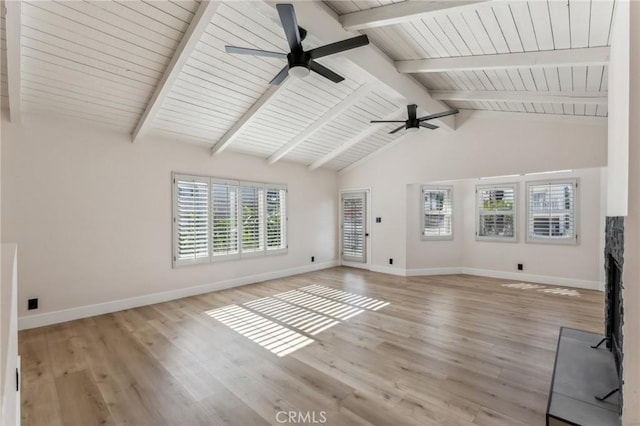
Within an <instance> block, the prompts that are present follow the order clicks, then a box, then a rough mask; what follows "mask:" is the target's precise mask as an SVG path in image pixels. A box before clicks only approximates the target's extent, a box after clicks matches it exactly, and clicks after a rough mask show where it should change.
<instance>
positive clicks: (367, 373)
mask: <svg viewBox="0 0 640 426" xmlns="http://www.w3.org/2000/svg"><path fill="white" fill-rule="evenodd" d="M509 283H511V282H509V281H503V280H495V279H489V278H478V277H471V276H464V275H453V276H438V277H410V278H402V277H394V276H390V275H383V274H377V273H372V272H367V271H360V270H357V269H350V268H333V269H329V270H324V271H319V272H314V273H309V274H303V275H298V276H295V277H289V278H286V279H280V280H273V281H268V282H264V283H259V284H254V285H250V286H245V287H241V288H236V289H231V290H225V291H220V292H216V293H209V294H205V295H201V296H196V297H190V298H186V299H181V300H177V301H172V302H167V303H161V304H157V305H152V306H146V307H142V308H137V309H131V310H127V311H122V312H118V313H115V314H108V315H102V316H98V317H93V318H89V319H84V320H78V321H73V322H68V323H65V324H60V325H56V326H50V327H43V328H39V329H34V330H27V331H23V332H21V333H20V336H19V339H20V353H21V355H22V368H23V376H22V380H23V382H22V398H23V400H22V405H23V407H22V421H23V425H60V424H65V425H67V424H68V425H74V424H75V425H83V426H86V425H92V424H129V425H147V424H149V425H163V424H167V425H199V424H203V425H215V424H232V425H242V426H250V425H262V424H278V420H283V419H285V417H284V416H286V414H281V415H280V417H277V416H278V414H277V413H278V412H280V411H285V412H289V411H295V412H301V413H302V415H304V414H305V413H307V412H310V414H309V415H315V420H316V421H320V420H322V419H323V418H326V424H330V425H351V424H354V425H355V424H375V425H405V424H406V425H409V424H418V425H432V424H434V425H435V424H442V425H491V426H495V425H519V424H531V425H542V424H544V411H545V407H546V399H547V392H548V390H549V383H550V378H551V373H552V368H553V359H554V352H555V346H556V338H557V335H558V330H559V327H560V326H562V325H564V326H568V327H574V328H579V329H583V330H588V331H592V332H601V331H602V322H603V320H602V311H603V296H602V294H601V293H599V292H595V291H587V290H578V291H577V292H569V293H568V294H566V293H564V294H563V292H557V291H550V290H552V289H554V288H555V287H554V286H532V287H530V288H520V287H519V286H515V287H513V286H507V285H508V284H509ZM314 284H316V285H321V286H324V287H330V288H333V289H338V290H341V291H345V292H349V293H353V294H359V295H364V296H367V297H370V298H375V299H377V300H380V301H386V302H389V305H387V306H384V307H382V308H380V309H378V310H376V311H374V310H371V309H363V312H361V313H359V314H358V315H355V316H353V317H351V318H349V319H339V323H338V324H336V325H334V326H332V327H330V328H328V329H326V330H324V331H322V332H320V333H318V334H315V335H313V334H311V333H310V332H309V333H307V332H304V331H301V330H300V329H297V328H293V330H295V331H296V332H298V334H300V335H302V336H303V337H306V338H308V339H312V340H313V342H312V343H310V344H308V345H307V346H305V347H302V348H300V349H298V350H296V351H295V352H292V353H290V354H288V355H285V356H282V357H279V356H277V355H276V354H274V353H272V352H271V351H269V350H267V349H265V348H264V347H262V346H260V345H259V344H258V343H255V342H254V341H252V340H250V339H249V338H248V337H245V336H243V335H242V334H240V333H239V331H241V332H243V333H245V334H249V335H250V334H251V331H250V330H251V324H249V325H247V324H246V323H242V322H240V323H238V322H236V323H235V325H234V323H233V322H229V321H227V323H228V324H229V326H227V325H225V324H223V323H222V322H220V321H219V320H218V319H215V318H212V317H211V316H210V315H208V314H207V313H206V312H207V311H210V310H212V309H218V308H222V307H225V306H228V305H234V304H235V305H238V306H240V305H242V309H243V311H242V312H249V313H250V314H251V315H249V316H246V317H245V320H246V318H249V319H250V320H251V321H255V317H256V313H255V310H252V309H250V308H248V307H247V306H246V305H243V304H245V303H247V302H250V301H253V300H256V299H260V298H264V297H270V296H273V295H275V294H279V293H282V292H287V291H291V290H295V289H299V288H301V287H306V286H309V285H314ZM542 290H547V291H546V292H545V291H542ZM289 294H296V293H289ZM297 294H299V293H297ZM336 294H337V293H334V294H333V295H330V296H331V297H332V298H333V300H335V298H336V297H339V296H336ZM311 299H313V297H311ZM268 300H273V299H268ZM278 300H280V301H282V300H281V299H278ZM350 301H351V302H350V303H351V304H354V303H356V302H354V301H353V299H350ZM285 302H286V301H285ZM296 303H301V304H302V305H304V304H305V303H307V302H299V301H298V302H296ZM254 306H255V305H254ZM308 306H309V305H308V304H307V307H308ZM328 306H334V305H332V304H331V303H328ZM350 306H351V305H350ZM317 309H321V310H322V309H324V311H323V312H322V315H323V316H325V317H329V318H334V319H335V317H332V316H331V313H330V309H327V308H317ZM278 310H280V309H279V308H278V307H277V306H276V311H274V312H277V311H278ZM295 311H296V312H297V311H300V309H299V308H296V309H295ZM317 314H318V312H316V316H317ZM273 315H274V316H277V314H276V313H273ZM333 315H337V314H336V313H335V312H334V313H333ZM240 316H242V314H240ZM251 318H253V319H251ZM223 319H224V318H223ZM270 319H271V322H270V323H265V322H263V323H262V326H264V324H271V325H272V326H273V327H274V328H272V329H273V330H280V328H278V325H279V326H282V325H286V324H287V321H288V322H289V323H291V320H290V319H286V317H284V316H282V315H280V316H279V318H273V317H270ZM245 322H246V321H245ZM258 322H259V321H258ZM238 324H240V325H238ZM231 326H233V327H235V330H234V329H233V328H232V327H231ZM263 328H264V327H263ZM259 334H260V333H258V335H259ZM285 334H286V333H285ZM255 336H256V334H255V333H254V335H253V337H254V339H256V340H257V338H256V337H255ZM263 344H264V341H263ZM322 412H324V414H323V413H322ZM298 420H305V419H304V418H302V419H300V418H298ZM307 420H312V418H311V417H308V418H307Z"/></svg>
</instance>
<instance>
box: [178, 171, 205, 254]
mask: <svg viewBox="0 0 640 426" xmlns="http://www.w3.org/2000/svg"><path fill="white" fill-rule="evenodd" d="M174 197H175V198H174V200H175V202H174V218H173V221H174V262H175V263H176V264H184V263H200V262H208V261H209V179H208V178H202V177H195V176H181V175H176V176H175V178H174Z"/></svg>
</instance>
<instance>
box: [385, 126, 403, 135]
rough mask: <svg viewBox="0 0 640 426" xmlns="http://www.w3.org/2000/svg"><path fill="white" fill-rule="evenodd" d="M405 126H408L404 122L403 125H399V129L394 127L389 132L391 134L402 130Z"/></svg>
mask: <svg viewBox="0 0 640 426" xmlns="http://www.w3.org/2000/svg"><path fill="white" fill-rule="evenodd" d="M405 127H407V125H406V124H403V125H402V126H400V127H398V128H397V129H393V130H392V131H390V132H389V134H390V135H392V134H394V133H397V132H399V131H400V130H402V129H404V128H405Z"/></svg>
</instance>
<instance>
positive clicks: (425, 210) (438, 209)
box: [422, 186, 453, 240]
mask: <svg viewBox="0 0 640 426" xmlns="http://www.w3.org/2000/svg"><path fill="white" fill-rule="evenodd" d="M452 199H453V187H451V186H423V187H422V239H423V240H450V239H453V207H452V203H453V202H452Z"/></svg>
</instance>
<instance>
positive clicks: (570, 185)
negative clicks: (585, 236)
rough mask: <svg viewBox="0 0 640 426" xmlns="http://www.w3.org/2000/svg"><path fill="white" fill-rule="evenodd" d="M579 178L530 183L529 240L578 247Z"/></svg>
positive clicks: (528, 201) (528, 205)
mask: <svg viewBox="0 0 640 426" xmlns="http://www.w3.org/2000/svg"><path fill="white" fill-rule="evenodd" d="M577 187H578V184H577V181H576V180H575V179H570V180H562V181H551V182H530V183H527V241H528V242H542V243H563V244H576V243H577V232H576V222H577V220H576V198H577V194H576V193H577Z"/></svg>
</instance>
